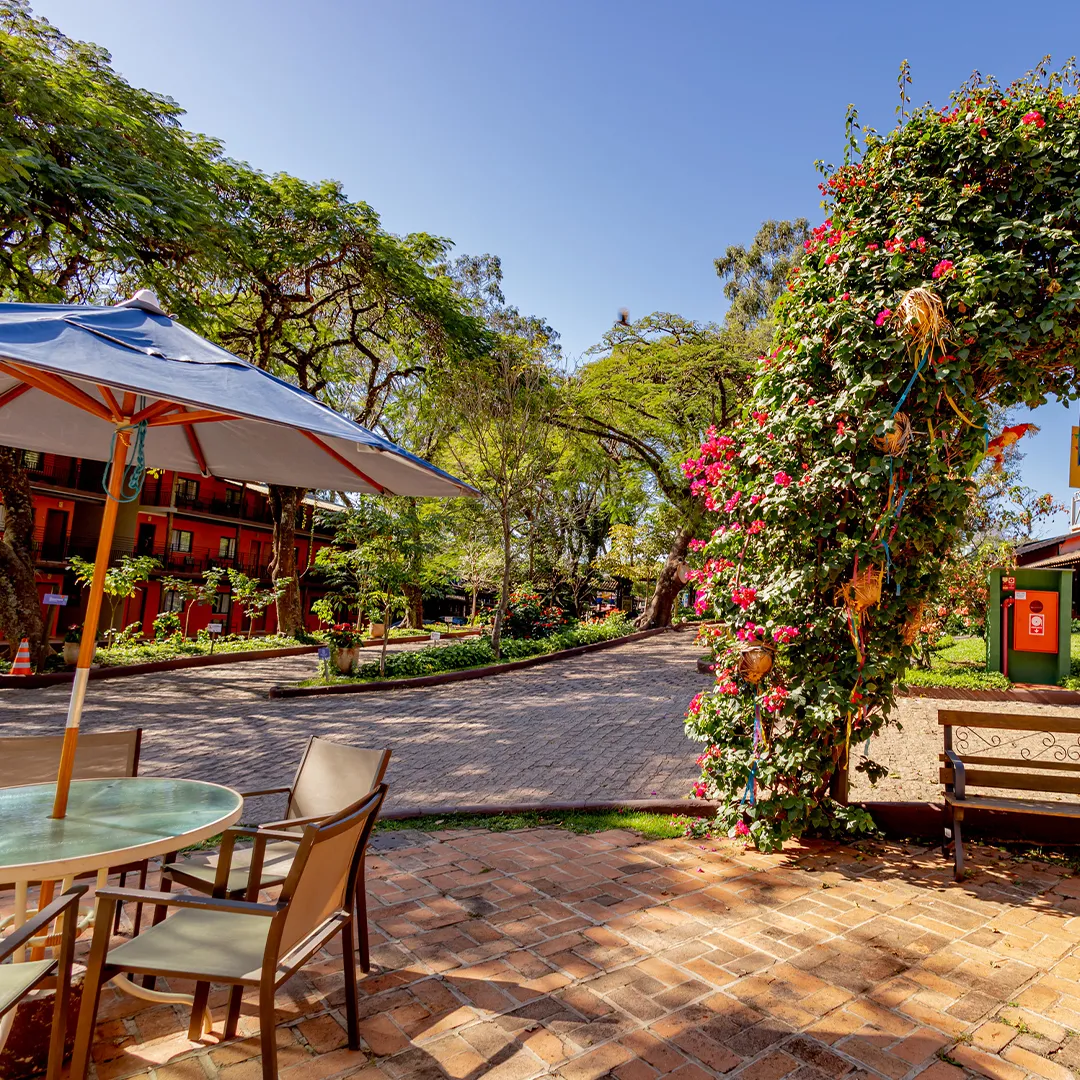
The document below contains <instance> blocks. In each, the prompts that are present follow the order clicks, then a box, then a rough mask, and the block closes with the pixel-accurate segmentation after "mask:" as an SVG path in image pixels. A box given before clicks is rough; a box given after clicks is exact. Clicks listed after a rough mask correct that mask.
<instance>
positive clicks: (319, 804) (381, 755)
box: [285, 735, 390, 818]
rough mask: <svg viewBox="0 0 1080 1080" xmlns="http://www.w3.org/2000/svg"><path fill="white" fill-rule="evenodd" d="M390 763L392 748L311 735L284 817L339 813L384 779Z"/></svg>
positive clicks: (321, 815)
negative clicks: (364, 746)
mask: <svg viewBox="0 0 1080 1080" xmlns="http://www.w3.org/2000/svg"><path fill="white" fill-rule="evenodd" d="M389 763H390V751H389V750H362V749H360V747H358V746H349V745H348V744H347V743H339V742H334V741H332V740H331V739H321V738H319V737H318V736H317V735H316V736H312V737H311V738H310V739H309V740H308V744H307V749H306V750H305V751H304V757H303V760H302V761H301V762H300V768H299V769H298V770H297V773H296V779H295V780H294V781H293V786H292V794H291V795H290V796H289V805H288V807H287V808H286V810H285V817H286V818H308V817H325V816H327V815H329V814H338V813H340V812H341V811H342V810H344V809H345V807H347V806H351V805H352V804H353V803H355V802H357V801H358V800H360V799H362V798H363V797H364V796H365V795H367V794H368V793H369V792H372V791H374V790H375V789H376V788H377V787H378V786H379V784H381V783H382V780H383V777H384V776H385V775H386V767H387V765H389Z"/></svg>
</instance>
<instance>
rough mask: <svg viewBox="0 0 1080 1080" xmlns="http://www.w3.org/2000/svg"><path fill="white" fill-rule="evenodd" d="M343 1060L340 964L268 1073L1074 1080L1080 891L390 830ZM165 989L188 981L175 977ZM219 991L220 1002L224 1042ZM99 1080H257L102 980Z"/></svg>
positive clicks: (867, 852) (608, 845)
mask: <svg viewBox="0 0 1080 1080" xmlns="http://www.w3.org/2000/svg"><path fill="white" fill-rule="evenodd" d="M376 847H377V850H375V851H374V852H373V853H371V854H370V855H369V859H368V879H369V886H370V888H369V893H370V896H371V900H370V905H369V906H370V912H371V923H372V933H373V937H372V942H373V949H372V959H373V961H374V965H373V969H372V974H371V975H369V976H368V977H366V978H363V979H362V980H361V984H360V985H361V995H360V1014H361V1022H360V1032H361V1036H362V1046H361V1049H360V1050H358V1051H352V1050H349V1049H348V1047H347V1045H346V1034H345V1029H344V1026H343V1025H344V1023H345V1018H344V1013H343V1004H342V1003H343V1000H344V989H343V984H342V975H341V971H340V956H335V955H332V954H331V953H324V954H320V956H319V957H318V958H317V961H316V962H315V963H313V964H312V965H311V966H309V967H308V968H306V969H305V970H304V971H303V972H301V973H300V974H299V975H298V976H296V977H295V978H294V979H293V980H291V981H290V982H289V983H288V984H286V987H285V988H284V989H283V990H282V992H281V993H280V994H279V996H278V1000H277V1024H278V1030H277V1043H278V1046H279V1048H280V1049H279V1069H280V1076H281V1078H282V1080H329V1078H332V1077H337V1076H355V1077H356V1078H357V1080H438V1078H443V1077H452V1078H455V1080H481V1078H485V1080H531V1078H534V1077H544V1076H550V1077H555V1078H558V1080H598V1078H602V1077H603V1078H614V1080H653V1078H657V1077H661V1076H663V1077H669V1078H671V1080H708V1078H709V1077H715V1076H719V1075H724V1076H729V1077H733V1078H734V1077H737V1078H739V1080H781V1078H784V1077H787V1078H789V1080H841V1078H844V1080H865V1078H871V1077H873V1078H878V1077H885V1078H889V1080H912V1078H914V1077H921V1078H922V1080H963V1078H965V1077H976V1076H985V1077H993V1078H996V1080H1026V1078H1031V1080H1035V1078H1039V1080H1070V1078H1072V1077H1075V1076H1076V1075H1077V1072H1076V1070H1078V1069H1080V1035H1077V1031H1078V1030H1080V989H1078V979H1080V945H1078V944H1077V942H1078V932H1080V879H1078V878H1075V877H1069V876H1068V871H1066V870H1063V869H1060V868H1057V869H1055V868H1052V867H1050V866H1047V865H1042V864H1037V863H1034V862H1025V861H1022V860H1015V861H1014V860H1013V859H1012V858H1011V857H1009V856H1006V855H1005V854H1004V853H1003V852H997V851H994V850H993V849H987V848H979V849H978V851H977V852H973V854H974V855H975V860H974V863H973V873H972V875H971V876H970V877H969V879H968V880H966V881H965V882H964V883H963V884H959V885H958V884H955V883H954V882H953V881H952V880H951V879H950V867H949V864H948V863H946V862H945V861H944V860H943V859H942V858H941V855H940V853H939V852H937V851H936V850H923V849H919V848H906V847H899V846H895V845H893V846H886V845H865V846H864V848H863V850H862V851H854V850H852V849H846V848H841V847H838V846H834V845H828V844H822V843H806V844H803V845H801V846H800V845H791V846H790V847H789V848H788V849H787V850H786V851H785V852H784V853H782V854H778V855H772V856H764V855H759V854H755V853H750V852H744V851H741V850H740V849H738V848H736V847H735V846H734V844H733V843H732V842H730V841H722V842H718V843H716V842H714V843H709V844H707V845H701V844H699V843H698V842H696V841H689V840H662V841H649V842H646V841H643V840H642V839H641V838H640V837H638V836H636V835H634V834H632V833H630V832H627V831H623V830H613V831H610V832H606V833H599V834H596V835H593V836H573V835H570V834H568V833H566V832H560V831H557V830H555V829H536V830H528V831H522V832H515V833H489V832H486V831H484V830H478V829H477V830H459V831H455V832H442V833H427V834H425V833H420V832H416V831H414V830H405V831H402V832H390V833H382V834H380V835H379V836H377V837H376ZM173 988H174V989H179V990H187V989H189V987H187V986H185V985H184V984H182V983H177V984H176V985H175V986H174V987H173ZM224 1002H225V992H224V991H221V990H218V991H215V992H214V994H213V996H212V997H211V1007H212V1008H213V1010H214V1016H215V1031H216V1032H218V1033H220V1031H221V1024H222V1020H223V1014H224ZM99 1015H100V1026H99V1028H98V1031H97V1040H96V1044H95V1047H94V1058H95V1061H96V1077H97V1080H120V1078H122V1077H128V1076H136V1075H137V1076H140V1077H147V1078H148V1080H257V1078H258V1077H259V1076H260V1071H259V1061H258V1057H257V1055H258V1054H259V1045H258V1040H257V1038H255V1037H254V1036H255V1035H256V1033H257V1031H258V1019H257V1015H256V1001H255V999H254V998H252V999H250V1000H248V1001H247V1002H246V1005H245V1014H244V1016H243V1017H242V1021H241V1023H242V1027H241V1030H240V1037H239V1038H237V1039H234V1040H232V1041H229V1042H222V1041H221V1040H220V1034H218V1035H210V1036H207V1037H206V1038H205V1039H204V1040H203V1041H202V1042H199V1043H192V1042H189V1041H188V1039H187V1037H186V1030H187V1016H186V1014H185V1012H184V1009H183V1007H180V1006H173V1005H153V1006H148V1005H147V1004H146V1003H145V1002H140V1001H136V1000H135V999H133V998H130V997H127V996H125V995H124V994H122V993H120V992H119V991H117V990H114V989H112V988H111V987H109V988H106V991H105V994H104V997H103V1000H102V1009H101V1012H100V1014H99Z"/></svg>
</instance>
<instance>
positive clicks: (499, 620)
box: [491, 514, 510, 656]
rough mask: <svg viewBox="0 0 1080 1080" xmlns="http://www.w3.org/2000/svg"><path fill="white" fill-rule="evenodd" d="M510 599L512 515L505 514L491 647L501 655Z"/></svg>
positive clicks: (497, 654) (496, 653)
mask: <svg viewBox="0 0 1080 1080" xmlns="http://www.w3.org/2000/svg"><path fill="white" fill-rule="evenodd" d="M509 599H510V517H509V514H504V515H503V570H502V583H501V585H500V586H499V603H498V605H497V606H496V608H495V621H494V623H492V626H491V647H492V649H494V650H495V655H496V656H501V655H502V653H501V652H500V651H499V650H500V647H501V644H502V628H503V617H504V616H505V615H506V605H507V602H508V601H509Z"/></svg>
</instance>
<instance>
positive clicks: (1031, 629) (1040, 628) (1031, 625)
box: [1028, 612, 1046, 637]
mask: <svg viewBox="0 0 1080 1080" xmlns="http://www.w3.org/2000/svg"><path fill="white" fill-rule="evenodd" d="M1028 633H1029V634H1031V636H1032V637H1043V636H1045V634H1046V616H1045V615H1036V614H1035V613H1034V612H1032V613H1031V614H1029V615H1028Z"/></svg>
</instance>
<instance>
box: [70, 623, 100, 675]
mask: <svg viewBox="0 0 1080 1080" xmlns="http://www.w3.org/2000/svg"><path fill="white" fill-rule="evenodd" d="M82 632H83V628H82V623H73V624H72V625H71V626H69V627H68V628H67V633H66V634H64V663H65V664H66V665H67V666H68V667H74V666H75V665H76V664H77V663H78V662H79V644H80V642H81V641H82ZM96 655H97V642H95V643H94V656H96Z"/></svg>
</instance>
